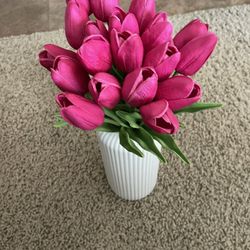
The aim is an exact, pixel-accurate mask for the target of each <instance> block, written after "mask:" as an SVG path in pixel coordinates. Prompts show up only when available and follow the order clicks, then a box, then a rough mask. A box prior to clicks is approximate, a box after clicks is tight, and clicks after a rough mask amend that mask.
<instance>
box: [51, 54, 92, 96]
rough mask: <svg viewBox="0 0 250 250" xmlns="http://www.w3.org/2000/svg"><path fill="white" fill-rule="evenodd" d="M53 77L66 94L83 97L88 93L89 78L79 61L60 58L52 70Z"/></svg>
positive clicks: (64, 57)
mask: <svg viewBox="0 0 250 250" xmlns="http://www.w3.org/2000/svg"><path fill="white" fill-rule="evenodd" d="M51 77H52V80H53V81H54V83H55V84H56V85H57V87H58V88H60V89H61V90H62V91H64V92H71V93H75V94H79V95H83V94H85V93H86V92H87V91H88V82H89V76H88V74H87V73H86V72H85V71H84V69H83V68H82V66H81V64H80V62H79V61H78V60H77V59H73V58H71V57H67V56H58V57H57V58H56V60H55V63H54V67H53V69H51Z"/></svg>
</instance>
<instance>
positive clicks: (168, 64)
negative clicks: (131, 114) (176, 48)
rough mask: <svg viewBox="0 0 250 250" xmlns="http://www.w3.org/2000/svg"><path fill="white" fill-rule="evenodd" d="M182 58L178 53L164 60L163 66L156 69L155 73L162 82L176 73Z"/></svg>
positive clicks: (160, 65)
mask: <svg viewBox="0 0 250 250" xmlns="http://www.w3.org/2000/svg"><path fill="white" fill-rule="evenodd" d="M180 58H181V53H180V52H177V53H175V54H174V55H172V56H170V57H168V58H166V59H165V60H163V62H162V63H161V64H159V65H158V66H157V67H155V71H156V73H157V75H158V77H159V80H160V81H163V80H166V79H168V78H169V77H170V75H171V74H172V73H173V72H174V70H175V68H176V66H177V65H178V63H179V61H180Z"/></svg>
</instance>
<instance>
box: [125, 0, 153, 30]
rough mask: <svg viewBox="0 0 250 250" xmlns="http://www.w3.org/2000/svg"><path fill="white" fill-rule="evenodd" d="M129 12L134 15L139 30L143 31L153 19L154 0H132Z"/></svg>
mask: <svg viewBox="0 0 250 250" xmlns="http://www.w3.org/2000/svg"><path fill="white" fill-rule="evenodd" d="M129 12H130V13H133V14H134V15H135V16H136V18H137V21H138V24H139V27H140V32H141V33H143V32H144V30H145V29H146V28H147V27H148V25H149V24H150V23H151V22H152V20H153V19H154V16H155V13H156V8H155V0H140V1H138V0H132V1H131V4H130V8H129Z"/></svg>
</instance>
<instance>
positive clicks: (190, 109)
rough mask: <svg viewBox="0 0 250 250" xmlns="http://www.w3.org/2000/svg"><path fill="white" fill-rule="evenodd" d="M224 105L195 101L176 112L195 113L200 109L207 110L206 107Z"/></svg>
mask: <svg viewBox="0 0 250 250" xmlns="http://www.w3.org/2000/svg"><path fill="white" fill-rule="evenodd" d="M222 106H223V105H222V104H220V103H201V102H200V103H195V104H193V105H191V106H189V107H186V108H183V109H180V110H177V111H175V112H174V113H175V114H180V113H195V112H198V111H202V110H206V109H215V108H220V107H222Z"/></svg>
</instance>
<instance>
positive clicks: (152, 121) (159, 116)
mask: <svg viewBox="0 0 250 250" xmlns="http://www.w3.org/2000/svg"><path fill="white" fill-rule="evenodd" d="M140 112H141V115H142V119H143V122H144V123H145V124H146V125H147V126H148V127H150V128H151V129H153V130H154V131H156V132H158V133H161V134H176V133H177V132H178V130H179V121H178V119H177V117H176V116H175V115H174V114H173V112H172V110H171V109H170V108H169V105H168V102H167V101H166V100H159V101H156V102H152V103H150V104H147V105H145V106H142V107H141V108H140Z"/></svg>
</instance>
